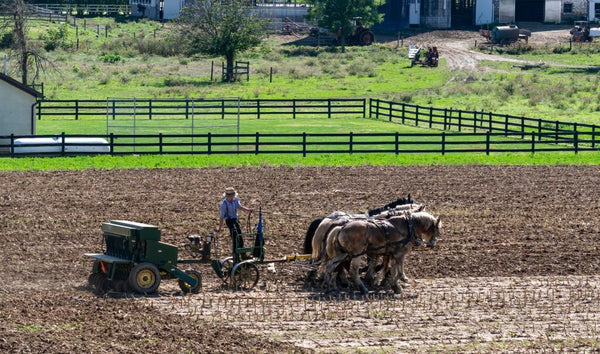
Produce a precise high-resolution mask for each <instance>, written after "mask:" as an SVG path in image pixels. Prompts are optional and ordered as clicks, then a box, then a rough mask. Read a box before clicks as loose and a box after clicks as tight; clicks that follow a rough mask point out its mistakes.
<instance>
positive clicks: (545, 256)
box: [0, 166, 600, 353]
mask: <svg viewBox="0 0 600 354" xmlns="http://www.w3.org/2000/svg"><path fill="white" fill-rule="evenodd" d="M0 181H1V182H0V186H1V191H2V192H1V193H0V210H1V211H2V213H1V216H0V218H1V219H0V270H1V272H0V319H1V321H0V351H2V352H35V353H39V352H44V351H45V352H65V353H66V352H69V353H72V352H95V353H102V352H111V353H112V352H119V353H139V352H146V353H159V352H160V353H165V352H211V353H219V352H223V353H225V352H227V353H236V352H251V351H254V352H271V353H274V352H294V351H296V352H302V351H307V352H310V351H318V352H321V351H323V352H331V351H342V352H343V351H348V352H356V351H358V350H365V351H378V352H398V351H419V352H425V351H434V350H438V351H461V352H462V351H475V352H496V351H499V350H500V351H515V350H516V351H521V350H539V349H546V350H566V351H598V350H600V341H599V340H598V338H600V310H599V309H600V237H599V235H600V222H599V218H598V216H599V214H600V202H599V200H600V187H599V182H600V168H599V167H596V166H593V167H582V166H558V167H544V166H539V167H523V166H409V167H399V166H394V167H372V166H370V167H369V166H362V167H301V168H291V167H261V168H241V167H240V168H226V169H222V168H205V169H165V170H110V171H105V170H86V171H65V172H0ZM226 186H235V187H236V188H237V189H238V191H239V192H240V198H241V200H242V203H243V204H245V205H246V206H250V207H255V208H257V207H258V205H259V204H260V205H261V206H262V208H263V210H264V211H265V214H264V217H265V236H266V252H267V258H271V259H275V258H280V257H282V256H283V255H285V254H290V253H299V252H301V246H302V242H303V238H304V233H305V231H306V227H307V226H308V224H309V223H310V221H311V219H312V218H313V217H316V216H323V215H325V214H328V213H329V212H331V211H334V210H344V211H354V212H360V211H365V210H367V209H368V208H372V207H376V206H379V205H381V204H383V203H385V202H388V201H391V200H393V199H396V198H398V197H401V196H405V195H406V194H407V193H410V194H411V195H412V197H413V198H414V199H415V200H416V201H418V202H421V203H424V204H426V206H427V210H428V211H429V212H430V213H432V214H434V215H436V216H437V215H439V216H441V218H442V220H443V223H444V226H443V229H442V233H441V235H440V239H439V240H438V246H437V248H435V249H433V250H432V249H425V248H423V249H418V250H416V251H414V252H413V253H411V254H410V255H409V256H408V257H407V265H406V267H407V274H408V276H409V277H410V278H411V280H412V282H411V283H410V284H409V286H407V287H406V288H405V289H404V291H403V293H402V294H399V295H391V294H389V293H388V292H373V293H371V294H369V295H368V296H366V297H361V296H358V295H357V294H355V293H354V292H351V291H346V292H342V293H340V294H336V295H327V294H323V293H321V292H320V291H318V290H315V289H313V290H307V289H304V288H303V282H302V277H303V274H304V270H303V267H302V266H303V265H302V263H300V262H298V263H289V264H276V265H275V267H268V266H267V265H262V266H260V271H261V274H260V275H261V278H260V281H259V284H258V287H257V288H256V289H255V290H253V291H250V292H247V293H246V292H232V291H230V290H228V289H227V288H226V287H224V286H223V285H222V282H221V281H220V280H219V279H218V278H217V277H216V276H215V275H214V274H213V272H212V270H211V269H210V266H205V265H201V266H198V267H197V268H196V269H198V270H200V271H202V274H203V277H204V281H203V284H204V286H203V289H202V292H201V293H200V294H197V295H191V296H182V295H181V294H180V292H179V289H178V286H177V284H176V282H175V281H166V280H165V281H163V283H162V284H161V286H160V288H159V292H158V294H156V295H153V296H145V297H144V296H136V295H133V294H114V293H109V294H105V295H103V296H97V295H95V294H94V293H93V292H92V289H91V288H90V287H89V286H88V285H87V277H88V274H89V272H90V270H91V261H90V260H89V259H87V258H86V257H84V256H83V254H84V253H86V252H102V251H103V245H102V239H101V231H100V225H101V223H102V222H105V221H108V220H111V219H124V220H133V221H138V222H145V223H149V224H154V225H157V226H159V227H160V228H161V230H162V233H163V240H164V241H166V242H169V243H172V244H176V245H182V244H184V243H185V242H186V241H187V240H186V236H188V235H190V234H201V235H203V234H206V233H207V232H210V231H212V230H213V229H214V228H215V226H216V225H217V203H218V202H219V201H220V199H221V196H222V192H223V191H224V189H225V187H226ZM254 221H255V220H254ZM254 221H253V222H254ZM227 238H228V237H227V236H226V235H221V238H220V243H219V247H218V249H217V251H218V252H219V253H220V255H224V254H225V252H226V251H225V250H226V249H228V240H227ZM185 256H186V254H184V253H182V254H181V257H185Z"/></svg>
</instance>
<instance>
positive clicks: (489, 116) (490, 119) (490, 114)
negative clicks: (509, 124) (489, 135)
mask: <svg viewBox="0 0 600 354" xmlns="http://www.w3.org/2000/svg"><path fill="white" fill-rule="evenodd" d="M481 119H482V120H483V115H481ZM488 122H489V123H488V124H489V126H490V128H489V129H488V130H489V131H492V112H488Z"/></svg>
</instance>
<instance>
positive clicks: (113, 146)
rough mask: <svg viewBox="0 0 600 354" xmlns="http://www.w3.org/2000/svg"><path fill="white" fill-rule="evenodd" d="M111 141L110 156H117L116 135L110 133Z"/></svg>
mask: <svg viewBox="0 0 600 354" xmlns="http://www.w3.org/2000/svg"><path fill="white" fill-rule="evenodd" d="M109 141H110V154H111V155H114V154H115V134H114V133H110V137H109Z"/></svg>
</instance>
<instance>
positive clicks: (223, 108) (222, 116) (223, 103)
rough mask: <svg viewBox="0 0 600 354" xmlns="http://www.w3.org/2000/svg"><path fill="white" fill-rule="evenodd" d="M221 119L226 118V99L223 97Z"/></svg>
mask: <svg viewBox="0 0 600 354" xmlns="http://www.w3.org/2000/svg"><path fill="white" fill-rule="evenodd" d="M221 119H225V99H224V98H221Z"/></svg>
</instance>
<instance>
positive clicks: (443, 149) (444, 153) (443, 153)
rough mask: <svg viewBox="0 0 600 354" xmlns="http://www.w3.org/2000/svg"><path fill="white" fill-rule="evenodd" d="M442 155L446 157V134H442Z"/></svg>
mask: <svg viewBox="0 0 600 354" xmlns="http://www.w3.org/2000/svg"><path fill="white" fill-rule="evenodd" d="M442 155H446V132H445V131H443V132H442Z"/></svg>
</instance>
